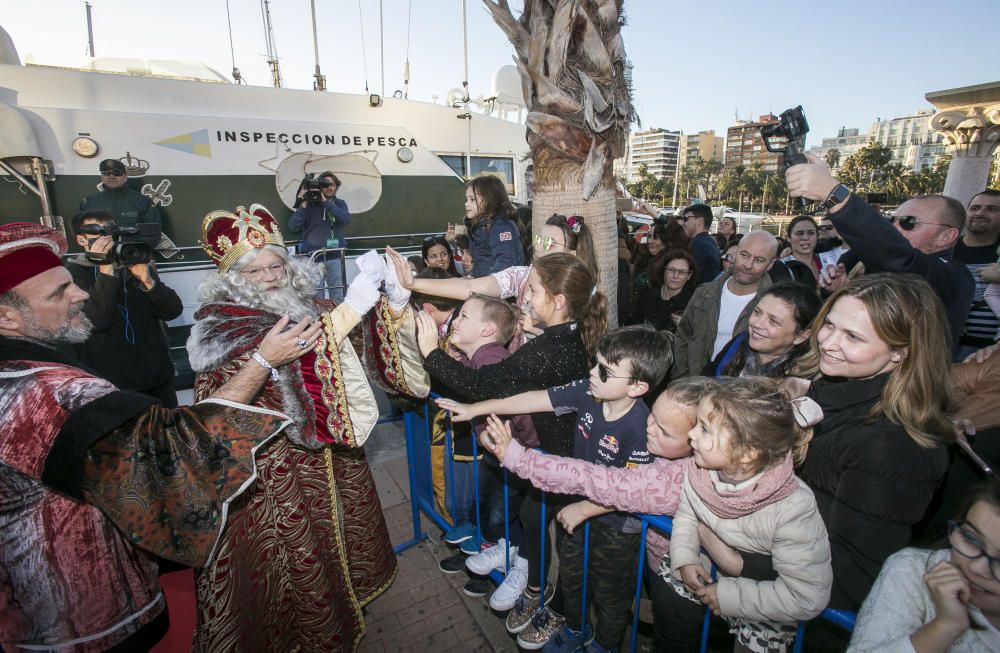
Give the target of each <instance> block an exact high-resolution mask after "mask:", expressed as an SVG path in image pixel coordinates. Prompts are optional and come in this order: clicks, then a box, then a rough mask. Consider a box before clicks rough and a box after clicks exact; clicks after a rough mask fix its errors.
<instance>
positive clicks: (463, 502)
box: [444, 461, 476, 526]
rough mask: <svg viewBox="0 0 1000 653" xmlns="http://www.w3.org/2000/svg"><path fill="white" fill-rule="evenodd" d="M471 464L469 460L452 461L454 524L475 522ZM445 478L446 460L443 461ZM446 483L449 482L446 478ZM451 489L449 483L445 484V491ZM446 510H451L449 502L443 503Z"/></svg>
mask: <svg viewBox="0 0 1000 653" xmlns="http://www.w3.org/2000/svg"><path fill="white" fill-rule="evenodd" d="M472 465H473V463H472V462H471V461H470V462H467V463H466V462H458V461H454V462H452V466H453V469H454V470H455V514H454V515H452V517H453V518H454V523H455V525H456V526H457V525H459V524H468V523H471V524H475V523H476V513H475V502H476V496H475V494H474V493H473V491H472V487H473V485H472V479H473V475H472ZM444 469H445V478H446V479H447V477H448V462H447V461H445V465H444ZM445 482H446V483H449V482H448V481H447V480H446V481H445ZM450 490H451V485H450V484H448V485H445V493H447V492H448V491H450ZM445 505H446V506H447V507H448V510H451V506H452V504H451V503H446V504H445Z"/></svg>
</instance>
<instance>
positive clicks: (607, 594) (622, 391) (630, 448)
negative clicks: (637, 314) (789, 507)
mask: <svg viewBox="0 0 1000 653" xmlns="http://www.w3.org/2000/svg"><path fill="white" fill-rule="evenodd" d="M670 352H671V347H670V336H669V335H668V334H666V333H663V332H657V331H655V330H654V329H652V328H651V327H647V326H633V327H625V328H621V329H617V330H615V331H611V332H609V333H607V334H606V335H605V336H604V337H603V338H601V340H600V341H599V342H598V344H597V356H596V358H597V364H596V365H594V367H593V368H592V369H591V370H590V377H589V378H588V379H581V380H579V381H574V382H573V383H570V384H568V385H564V386H558V387H555V388H549V389H548V390H538V391H533V392H525V393H523V394H519V395H515V396H512V397H508V398H506V399H495V400H490V401H483V402H479V403H476V404H470V405H463V404H458V403H455V402H454V401H451V400H447V399H442V400H439V401H438V404H439V405H440V406H441V407H442V408H445V409H447V410H450V411H452V418H453V419H454V420H455V421H461V420H467V419H472V418H474V417H478V416H482V415H489V414H500V415H507V414H523V413H529V412H546V411H554V412H555V413H556V414H557V415H562V414H565V413H569V412H575V413H576V414H577V433H576V440H575V442H574V445H573V457H574V458H579V459H580V460H585V461H588V462H593V463H597V464H601V465H606V466H608V467H637V466H638V465H645V464H647V463H650V462H652V456H651V455H650V453H649V452H648V451H647V450H646V420H647V418H648V416H649V409H648V408H647V407H646V404H645V403H644V402H643V401H642V396H643V395H645V394H646V393H647V392H649V390H650V389H651V388H655V387H656V386H657V385H658V384H659V383H660V381H661V380H662V379H663V377H664V376H665V375H666V373H667V370H669V369H670V365H671V363H672V362H673V361H672V356H671V354H670ZM558 519H559V523H560V524H562V525H563V527H564V530H559V531H558V532H557V537H556V546H557V549H558V551H559V581H558V586H557V588H556V593H555V596H554V597H553V600H552V603H551V604H550V605H549V606H548V607H547V608H545V609H544V610H543V611H540V612H539V613H538V615H536V617H535V618H533V619H532V622H531V625H529V626H528V627H527V628H526V629H525V630H523V631H521V633H520V635H519V636H518V640H517V643H518V645H519V646H521V647H522V648H525V649H528V650H534V649H540V648H542V647H543V646H545V647H546V650H549V649H552V650H575V649H576V648H578V647H583V646H585V645H589V646H588V648H587V650H588V651H598V652H603V651H610V650H617V647H618V645H619V643H620V642H621V639H622V636H623V635H624V633H625V627H626V624H627V620H628V611H629V605H630V603H631V599H632V591H633V589H634V587H635V576H634V574H635V570H636V567H637V559H636V558H637V556H638V553H639V546H640V543H641V536H640V533H641V525H640V523H639V521H638V520H637V519H636V518H635V517H632V516H630V515H628V514H627V513H623V512H616V511H614V510H612V509H610V508H606V507H604V506H600V505H598V504H595V503H592V502H590V501H587V500H581V501H578V502H576V503H572V504H570V505H568V506H566V507H565V508H563V509H562V510H561V511H560V512H559V516H558ZM588 519H590V520H591V521H590V553H589V564H588V566H589V575H588V577H587V578H588V581H587V584H588V587H590V588H591V590H592V592H593V602H594V606H595V608H596V614H597V626H596V633H595V631H594V630H593V629H592V628H591V627H590V626H589V625H588V624H584V623H582V608H583V606H582V598H583V576H584V574H583V571H584V569H583V559H584V547H585V540H584V532H585V531H584V529H583V528H578V527H579V526H580V524H581V523H582V522H584V521H586V520H588ZM595 635H596V636H595ZM550 640H551V641H550ZM546 644H547V646H546Z"/></svg>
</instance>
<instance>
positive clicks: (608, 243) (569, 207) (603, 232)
mask: <svg viewBox="0 0 1000 653" xmlns="http://www.w3.org/2000/svg"><path fill="white" fill-rule="evenodd" d="M534 192H535V194H534V200H533V201H532V205H531V228H532V230H533V232H534V233H536V234H537V233H541V230H542V226H544V225H545V221H546V220H547V219H548V218H549V216H551V215H552V214H553V213H561V214H563V215H579V216H582V217H583V221H584V222H585V223H587V226H588V227H589V228H590V230H591V232H592V233H593V236H594V250H595V252H596V253H597V265H598V266H599V268H600V271H601V279H600V288H601V292H603V293H604V294H605V295H607V298H608V321H609V324H611V325H615V324H617V319H618V229H617V225H616V222H615V194H614V192H613V191H611V190H610V189H608V188H600V189H598V190H597V192H595V193H594V195H593V196H592V197H591V198H590V199H589V200H586V201H585V200H584V199H583V197H582V195H581V194H580V187H579V186H575V187H573V186H570V187H568V188H560V187H558V186H546V187H538V186H537V185H536V187H535V191H534ZM609 216H610V220H609V219H608V217H609Z"/></svg>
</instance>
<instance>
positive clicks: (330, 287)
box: [316, 252, 344, 304]
mask: <svg viewBox="0 0 1000 653" xmlns="http://www.w3.org/2000/svg"><path fill="white" fill-rule="evenodd" d="M325 279H326V296H327V297H328V298H329V299H332V300H334V301H335V302H337V303H338V304H339V303H340V302H342V301H344V277H343V275H342V274H341V271H340V255H339V254H337V253H332V252H331V253H329V254H327V260H326V277H325ZM316 294H317V296H319V295H322V294H323V291H322V290H321V291H319V292H317V293H316Z"/></svg>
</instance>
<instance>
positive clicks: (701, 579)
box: [681, 565, 712, 593]
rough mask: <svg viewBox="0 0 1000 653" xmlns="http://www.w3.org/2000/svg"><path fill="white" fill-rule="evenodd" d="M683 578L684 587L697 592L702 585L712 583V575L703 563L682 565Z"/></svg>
mask: <svg viewBox="0 0 1000 653" xmlns="http://www.w3.org/2000/svg"><path fill="white" fill-rule="evenodd" d="M681 580H682V581H684V587H686V588H688V589H689V590H691V591H692V592H695V593H697V591H698V590H700V589H701V588H702V587H705V586H706V585H711V584H712V575H711V574H709V573H708V572H707V571H705V568H704V567H702V566H701V565H684V566H683V567H681Z"/></svg>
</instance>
